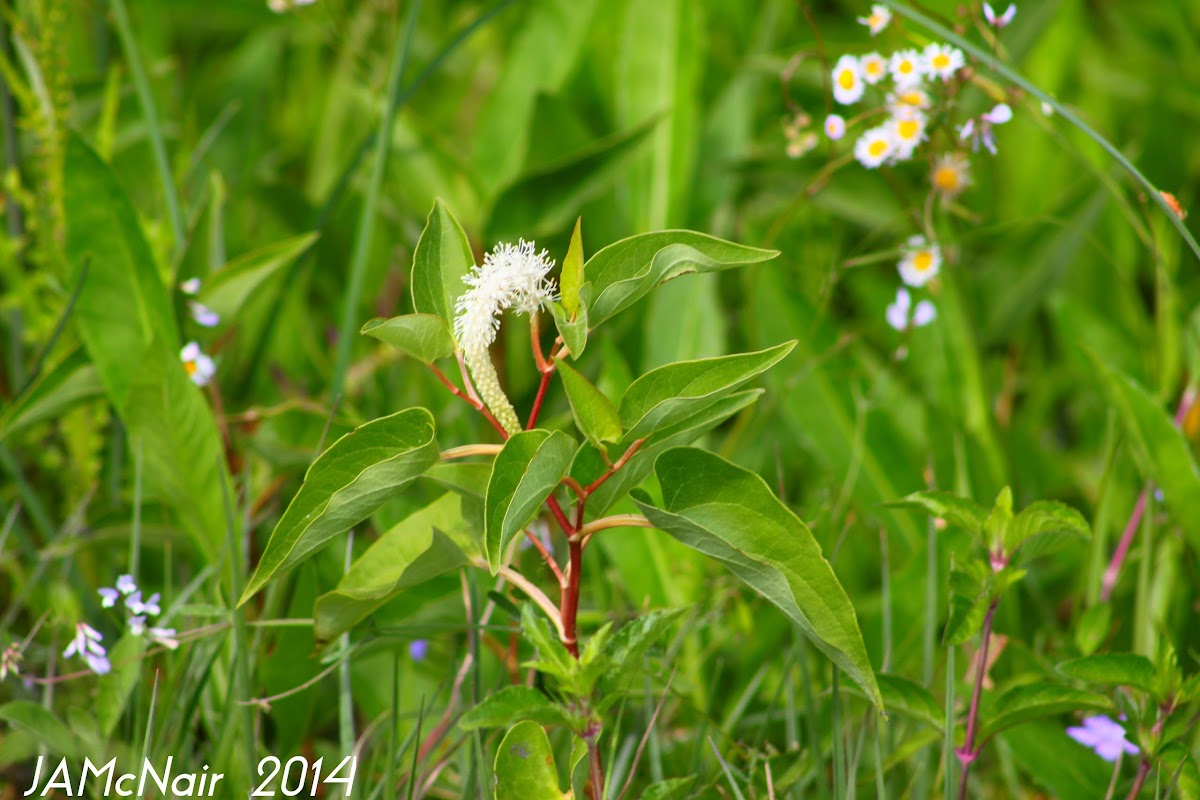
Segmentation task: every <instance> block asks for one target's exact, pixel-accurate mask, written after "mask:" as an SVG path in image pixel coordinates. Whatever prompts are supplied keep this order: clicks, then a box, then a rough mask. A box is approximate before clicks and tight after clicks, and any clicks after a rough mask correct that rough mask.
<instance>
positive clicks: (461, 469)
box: [421, 461, 492, 501]
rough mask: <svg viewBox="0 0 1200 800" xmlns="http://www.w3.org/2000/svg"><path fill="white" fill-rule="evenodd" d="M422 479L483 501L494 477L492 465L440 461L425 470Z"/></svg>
mask: <svg viewBox="0 0 1200 800" xmlns="http://www.w3.org/2000/svg"><path fill="white" fill-rule="evenodd" d="M421 477H422V478H424V479H426V480H431V481H434V482H435V483H437V484H440V485H441V486H445V487H446V488H447V489H453V490H454V491H456V492H458V493H459V494H464V495H470V496H472V497H477V498H479V500H480V501H482V500H483V498H484V496H485V495H486V494H487V485H488V479H490V478H491V477H492V465H491V464H490V463H484V462H478V463H475V462H470V461H440V462H438V463H437V464H434V465H433V466H432V467H430V468H429V469H427V470H425V474H424V475H422V476H421Z"/></svg>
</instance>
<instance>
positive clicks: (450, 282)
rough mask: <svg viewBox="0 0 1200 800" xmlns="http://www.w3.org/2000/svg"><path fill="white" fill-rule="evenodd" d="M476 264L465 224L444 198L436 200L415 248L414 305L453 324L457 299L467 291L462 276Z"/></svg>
mask: <svg viewBox="0 0 1200 800" xmlns="http://www.w3.org/2000/svg"><path fill="white" fill-rule="evenodd" d="M474 265H475V257H474V256H473V255H471V243H470V242H469V241H467V234H466V232H465V231H463V229H462V225H460V224H458V220H456V219H455V218H454V215H453V214H451V213H450V211H449V210H448V209H447V208H446V206H445V204H443V203H442V201H441V200H435V201H434V203H433V208H432V209H431V210H430V212H429V217H428V218H427V219H426V222H425V230H423V231H421V238H420V239H419V240H418V241H417V248H416V250H414V251H413V265H412V301H413V308H414V309H416V311H417V313H418V314H432V315H434V316H437V317H441V318H442V319H444V320H446V322H447V324H449V323H451V322H452V321H453V320H454V303H455V300H456V299H457V298H458V296H459V295H460V294H462V292H463V282H462V278H463V276H464V275H466V274H467V272H469V271H470V269H471V267H473V266H474Z"/></svg>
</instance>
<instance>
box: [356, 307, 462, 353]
mask: <svg viewBox="0 0 1200 800" xmlns="http://www.w3.org/2000/svg"><path fill="white" fill-rule="evenodd" d="M359 333H362V334H363V335H365V336H370V337H372V338H375V339H378V340H379V341H381V342H387V343H388V344H390V345H392V346H393V347H397V348H399V349H400V350H402V351H404V352H405V353H408V354H409V355H410V356H412V357H413V358H415V359H417V360H418V361H420V362H421V363H423V364H432V363H433V362H434V361H437V360H439V359H443V358H449V357H450V356H452V355H454V339H453V338H452V337H451V335H450V326H449V325H447V324H446V321H445V320H444V319H442V318H441V317H437V316H434V315H433V314H406V315H404V316H402V317H392V318H391V319H379V318H376V319H373V320H371V321H370V322H368V323H367V324H366V325H363V327H362V330H361V331H359Z"/></svg>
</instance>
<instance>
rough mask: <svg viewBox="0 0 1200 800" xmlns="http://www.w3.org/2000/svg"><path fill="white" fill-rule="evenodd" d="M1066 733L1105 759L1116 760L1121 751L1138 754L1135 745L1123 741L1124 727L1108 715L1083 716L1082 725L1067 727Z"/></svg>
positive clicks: (1133, 754) (1132, 754)
mask: <svg viewBox="0 0 1200 800" xmlns="http://www.w3.org/2000/svg"><path fill="white" fill-rule="evenodd" d="M1067 735H1068V736H1070V737H1071V738H1072V739H1074V740H1075V741H1077V742H1079V743H1080V744H1081V745H1083V746H1084V747H1090V748H1091V749H1092V750H1094V751H1096V755H1098V756H1100V757H1101V758H1103V759H1104V760H1105V761H1110V762H1111V761H1116V760H1117V759H1118V758H1120V757H1121V753H1122V752H1124V753H1128V754H1129V755H1131V756H1136V755H1137V754H1138V749H1137V747H1136V746H1135V745H1133V744H1131V743H1130V742H1127V741H1125V729H1124V728H1122V727H1121V726H1120V725H1119V724H1117V723H1116V722H1114V721H1113V720H1111V719H1109V718H1108V717H1085V718H1084V720H1083V727H1071V728H1067Z"/></svg>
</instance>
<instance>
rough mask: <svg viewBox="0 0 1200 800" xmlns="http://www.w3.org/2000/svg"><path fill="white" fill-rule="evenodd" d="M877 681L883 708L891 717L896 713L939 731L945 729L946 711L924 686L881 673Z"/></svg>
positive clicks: (876, 677) (903, 678) (900, 677)
mask: <svg viewBox="0 0 1200 800" xmlns="http://www.w3.org/2000/svg"><path fill="white" fill-rule="evenodd" d="M875 679H876V680H877V681H878V682H879V693H880V695H882V696H883V707H884V708H886V709H887V711H888V714H889V715H890V714H892V713H893V712H894V713H896V714H899V715H901V716H904V717H909V718H910V719H915V720H919V721H920V722H924V723H925V724H926V725H929V726H930V727H933V728H936V729H937V730H939V731H940V730H942V729H943V728H944V727H945V722H946V711H945V709H943V708H942V707H941V706H940V705H938V703H937V701H936V700H934V699H933V695H931V694H930V693H929V690H928V689H926V688H925V687H924V686H921V685H920V684H918V683H914V682H913V681H910V680H909V679H908V678H905V677H902V676H900V675H888V674H885V673H879V674H877V675H876V676H875Z"/></svg>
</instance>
